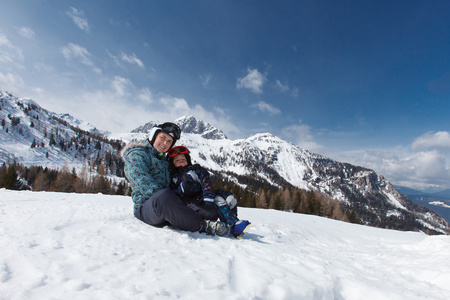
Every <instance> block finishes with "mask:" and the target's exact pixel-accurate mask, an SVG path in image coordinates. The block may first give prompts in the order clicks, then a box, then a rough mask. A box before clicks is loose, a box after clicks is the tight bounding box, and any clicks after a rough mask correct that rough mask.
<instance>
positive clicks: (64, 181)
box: [0, 163, 360, 223]
mask: <svg viewBox="0 0 450 300" xmlns="http://www.w3.org/2000/svg"><path fill="white" fill-rule="evenodd" d="M241 177H242V178H241V180H243V179H244V178H247V177H246V176H241ZM212 179H213V181H214V188H215V189H217V188H223V189H225V190H228V191H230V192H231V193H233V195H235V197H236V199H238V205H239V206H243V207H251V208H262V209H276V210H283V211H290V212H294V213H303V214H313V215H317V216H324V217H327V218H332V219H335V220H341V221H346V222H353V223H360V220H359V218H358V217H357V216H356V214H355V211H354V210H351V209H349V208H343V206H342V204H341V203H340V202H339V201H337V200H334V199H332V198H330V197H328V196H326V195H324V194H321V193H319V192H317V191H307V190H303V189H298V188H294V187H292V186H290V187H285V188H277V187H274V186H272V185H268V184H265V185H263V186H260V187H259V188H258V189H256V190H251V189H249V188H244V189H243V188H242V187H241V186H240V185H238V184H235V183H233V182H232V181H229V180H226V179H225V177H223V176H222V175H220V174H219V173H217V174H213V176H212ZM247 180H248V181H249V182H251V179H249V178H247ZM252 186H253V187H254V186H255V184H254V183H253V185H252ZM0 188H7V189H12V190H32V191H53V192H64V193H102V194H110V195H128V196H129V195H131V188H130V187H129V185H128V183H127V181H126V180H125V179H120V180H119V182H116V181H115V180H112V179H111V178H110V177H108V176H106V171H105V166H104V165H103V164H101V165H100V167H99V168H98V169H97V170H96V171H95V172H94V171H93V166H89V165H84V166H83V169H82V170H81V172H79V173H77V172H76V170H75V168H73V169H72V170H70V169H69V168H68V167H67V166H64V167H62V168H61V169H58V170H55V169H49V168H47V167H45V168H44V167H42V166H31V167H27V166H24V165H22V164H18V163H10V164H6V163H3V165H2V166H1V167H0Z"/></svg>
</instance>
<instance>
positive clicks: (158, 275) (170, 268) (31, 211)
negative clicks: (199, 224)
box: [0, 189, 450, 300]
mask: <svg viewBox="0 0 450 300" xmlns="http://www.w3.org/2000/svg"><path fill="white" fill-rule="evenodd" d="M239 212H240V217H241V218H242V219H248V220H250V221H252V222H253V225H252V226H251V227H250V229H249V230H248V232H247V233H246V235H245V236H244V237H243V238H242V239H239V240H235V239H233V238H231V237H230V238H228V237H227V238H221V237H211V236H207V235H204V234H200V233H192V232H184V231H178V230H175V229H171V228H169V227H164V228H155V227H151V226H148V225H146V224H144V223H142V222H140V221H138V220H137V219H135V218H134V217H133V215H132V202H131V199H130V198H129V197H124V196H110V195H102V194H95V195H94V194H65V193H52V192H30V191H10V190H5V189H1V190H0V299H83V300H84V299H245V300H247V299H277V300H278V299H365V300H367V299H377V300H379V299H408V300H409V299H435V300H436V299H450V287H449V285H448V282H450V251H449V249H450V236H445V235H440V236H427V235H425V234H422V233H417V232H400V231H393V230H385V229H378V228H372V227H367V226H362V225H354V224H349V223H344V222H339V221H335V220H330V219H326V218H320V217H316V216H310V215H301V214H293V213H288V212H280V211H275V210H261V209H250V208H239Z"/></svg>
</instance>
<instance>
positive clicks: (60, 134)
mask: <svg viewBox="0 0 450 300" xmlns="http://www.w3.org/2000/svg"><path fill="white" fill-rule="evenodd" d="M0 122H1V127H0V162H1V163H3V162H18V163H21V164H24V165H28V166H31V165H37V166H44V167H49V168H62V167H63V166H67V167H68V168H69V169H72V168H75V169H77V170H81V169H82V168H83V166H84V165H89V166H90V167H91V168H92V169H97V168H98V166H99V165H100V164H103V165H105V166H107V172H108V174H109V175H117V176H119V177H123V162H122V161H121V159H120V158H119V156H118V151H119V150H120V148H121V146H122V144H123V143H122V142H121V141H118V140H109V139H108V138H107V134H108V132H105V131H101V130H98V129H97V128H95V127H93V126H92V125H90V124H89V123H88V122H84V121H80V120H78V119H76V118H74V117H72V116H70V115H68V114H56V113H53V112H50V111H48V110H46V109H44V108H42V107H41V106H39V104H37V103H36V102H35V101H33V100H30V99H19V98H17V97H15V96H13V95H12V94H10V93H7V92H3V91H0Z"/></svg>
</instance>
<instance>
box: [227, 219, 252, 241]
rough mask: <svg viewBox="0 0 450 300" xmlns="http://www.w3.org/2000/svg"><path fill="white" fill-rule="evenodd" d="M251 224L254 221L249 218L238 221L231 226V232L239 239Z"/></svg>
mask: <svg viewBox="0 0 450 300" xmlns="http://www.w3.org/2000/svg"><path fill="white" fill-rule="evenodd" d="M250 225H252V223H250V222H249V221H247V220H241V221H237V222H236V224H234V226H233V227H231V234H232V235H233V236H234V237H235V238H237V239H238V238H240V237H242V236H243V235H244V231H245V230H247V228H249V227H250Z"/></svg>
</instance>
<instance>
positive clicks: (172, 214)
mask: <svg viewBox="0 0 450 300" xmlns="http://www.w3.org/2000/svg"><path fill="white" fill-rule="evenodd" d="M134 215H135V217H136V218H138V219H139V220H141V221H142V222H145V223H147V224H149V225H152V226H157V227H162V226H165V225H171V226H173V227H175V228H177V229H181V230H186V231H192V232H194V231H199V230H200V227H201V225H202V222H203V220H204V219H208V220H217V219H218V217H219V214H218V213H217V211H216V209H215V208H214V207H208V206H206V205H198V204H194V203H189V202H188V203H186V202H183V201H182V200H181V199H180V198H179V197H178V196H177V194H175V192H174V191H172V190H171V189H163V190H159V191H157V192H156V193H154V194H153V195H152V196H151V197H150V198H149V199H148V200H147V201H145V202H144V204H143V205H142V206H141V208H140V209H138V210H137V211H136V212H135V213H134Z"/></svg>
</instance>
